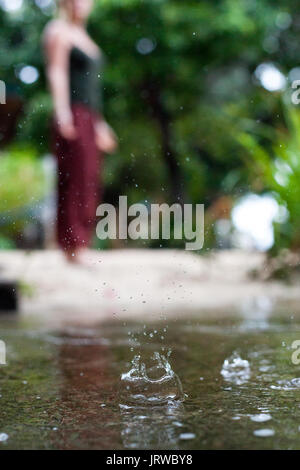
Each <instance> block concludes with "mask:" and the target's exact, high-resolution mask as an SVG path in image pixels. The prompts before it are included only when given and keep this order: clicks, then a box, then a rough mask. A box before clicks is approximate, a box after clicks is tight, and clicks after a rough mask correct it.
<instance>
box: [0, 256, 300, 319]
mask: <svg viewBox="0 0 300 470" xmlns="http://www.w3.org/2000/svg"><path fill="white" fill-rule="evenodd" d="M90 257H91V261H92V263H93V265H92V267H91V268H85V267H81V266H76V265H70V264H67V263H66V262H65V260H64V258H63V256H62V254H61V253H60V252H59V251H56V250H53V251H51V250H50V251H32V252H23V251H1V252H0V275H1V277H5V278H6V279H16V280H19V281H21V283H22V284H23V286H24V285H25V287H26V289H22V290H23V291H24V292H23V294H22V296H21V313H22V314H23V315H30V314H31V315H35V316H36V315H37V316H38V317H39V318H41V319H44V320H46V321H47V322H51V321H53V322H57V321H63V322H68V321H72V322H73V321H80V322H87V323H89V322H91V321H98V320H102V319H108V318H109V319H113V318H116V319H118V320H120V319H121V320H122V319H125V318H126V319H128V318H136V317H138V318H140V319H147V321H149V320H151V319H157V318H165V317H167V316H168V315H176V316H178V317H181V316H182V315H187V314H188V315H198V316H201V315H204V314H207V311H209V314H210V315H213V314H214V311H216V310H217V309H223V310H225V309H227V310H229V309H240V308H243V306H245V305H247V304H249V302H250V303H251V302H258V303H259V302H264V301H266V299H267V301H268V302H272V303H273V304H274V303H276V302H279V301H281V300H285V301H287V300H289V301H295V302H297V301H299V300H300V289H299V287H298V286H290V287H287V286H286V285H284V284H281V283H277V282H267V283H263V282H259V281H255V280H251V279H250V278H249V272H251V271H253V270H254V269H259V268H260V267H261V266H262V265H263V262H264V255H262V254H260V253H243V252H240V251H222V252H218V253H215V254H212V255H210V256H207V257H206V256H199V255H195V254H193V253H191V252H185V251H177V250H143V249H140V250H136V249H134V250H112V251H103V252H101V251H91V252H90ZM26 291H27V293H26ZM28 291H32V292H31V295H30V296H29V295H28ZM204 312H206V313H204Z"/></svg>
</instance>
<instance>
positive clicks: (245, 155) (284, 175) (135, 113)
mask: <svg viewBox="0 0 300 470" xmlns="http://www.w3.org/2000/svg"><path fill="white" fill-rule="evenodd" d="M55 10H56V6H55V2H54V0H0V48H1V54H0V79H1V80H3V81H4V82H5V84H6V91H7V97H6V104H2V105H0V147H1V148H0V248H1V249H14V248H44V247H50V246H52V244H53V240H54V222H55V200H56V195H55V160H54V158H53V157H52V156H51V153H50V146H49V122H50V119H51V113H52V110H51V100H50V96H49V93H48V91H47V86H46V81H45V72H44V64H43V58H42V51H41V33H42V30H43V28H44V27H45V24H46V23H47V22H48V21H49V19H50V18H51V17H53V16H54V15H55ZM89 31H90V33H91V35H92V37H93V38H94V39H95V41H96V42H97V43H98V44H99V45H100V46H101V48H102V49H103V52H104V54H105V56H106V67H105V70H104V74H103V77H101V79H102V84H103V87H104V111H105V116H106V118H107V120H108V122H110V123H111V125H112V126H113V128H114V129H115V130H116V132H117V134H118V136H119V140H120V145H119V149H118V151H117V153H116V154H114V155H112V156H108V157H107V158H106V162H105V170H104V183H105V193H104V201H105V202H109V203H113V204H116V205H117V204H118V197H119V195H122V194H124V195H127V196H128V203H129V204H132V203H135V202H144V203H146V204H147V203H149V204H150V203H151V202H164V201H165V202H169V203H173V202H175V201H176V200H178V198H179V199H181V200H184V201H185V202H190V203H194V204H196V203H204V204H205V207H206V236H205V247H204V250H202V253H205V252H207V251H209V250H211V249H213V248H214V249H224V248H226V249H228V248H242V249H246V250H249V249H250V250H253V249H256V250H260V251H269V252H270V253H272V254H278V253H279V252H280V251H281V250H282V249H291V250H299V248H300V233H299V232H300V185H299V181H300V158H299V152H300V135H299V129H300V112H299V107H297V106H296V105H294V104H292V102H291V92H292V91H293V90H292V88H291V84H292V82H293V81H294V80H297V79H300V65H299V61H300V41H299V34H300V13H299V11H298V8H297V4H295V2H292V1H289V0H284V1H283V0H279V1H276V2H274V1H271V0H240V1H239V2H236V1H235V0H201V1H198V0H196V1H190V0H185V1H184V2H183V1H182V0H143V1H141V0H126V1H125V0H95V8H94V11H93V14H92V17H91V19H90V22H89ZM124 243H125V244H126V245H128V246H132V245H134V246H145V247H153V248H155V247H159V246H163V247H169V246H171V247H181V245H180V242H179V241H178V240H176V241H174V240H169V241H168V240H154V241H151V240H148V241H138V242H137V241H135V242H133V241H128V242H127V241H124ZM183 243H184V241H183V242H182V246H183ZM118 246H120V245H118ZM94 247H95V248H103V249H104V248H113V247H114V245H113V244H112V243H111V242H108V241H107V242H103V241H102V242H101V241H99V240H97V239H95V241H94Z"/></svg>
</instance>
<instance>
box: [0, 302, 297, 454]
mask: <svg viewBox="0 0 300 470" xmlns="http://www.w3.org/2000/svg"><path fill="white" fill-rule="evenodd" d="M260 307H261V306H260ZM268 308H269V307H268ZM290 318H291V314H290V313H286V314H284V313H283V314H282V313H281V314H278V313H276V312H273V313H271V312H270V311H269V310H268V318H267V324H266V323H265V324H264V328H260V326H261V314H260V315H257V321H258V327H257V328H255V324H254V323H253V322H255V321H256V320H255V315H254V314H251V328H248V327H247V328H245V312H244V311H243V315H242V317H238V316H235V317H232V318H230V317H228V316H227V317H226V318H224V317H220V320H217V319H216V315H214V320H212V319H211V320H210V319H209V317H207V318H206V319H203V320H201V321H196V320H195V319H190V320H189V319H185V320H184V321H175V320H173V321H165V320H164V321H162V322H161V323H157V324H151V327H149V326H148V327H147V326H146V325H143V324H140V323H138V322H130V323H129V322H128V323H123V322H122V323H121V322H120V323H116V322H115V323H113V324H109V323H106V324H101V325H99V326H95V327H89V328H80V327H79V326H76V327H75V326H74V327H68V328H60V329H57V330H51V331H50V330H49V331H48V330H47V329H45V328H41V327H38V326H37V325H34V324H28V325H26V324H22V323H21V320H20V322H18V320H11V321H9V320H4V319H3V320H0V338H1V340H3V341H5V343H6V349H7V350H6V356H7V365H6V366H1V367H0V405H1V408H0V449H1V448H3V449H32V448H38V449H111V450H113V449H143V448H145V449H183V450H184V449H287V448H289V449H299V447H300V444H299V422H300V407H299V404H298V394H299V388H300V379H299V377H300V367H299V366H297V365H294V364H293V363H292V360H291V356H292V353H293V352H294V350H293V349H292V347H291V345H292V343H293V341H295V340H297V339H300V336H299V331H300V321H299V320H297V318H298V317H297V315H296V314H295V312H294V311H293V320H292V321H291V319H290ZM248 326H249V324H248ZM170 351H172V354H171V352H170Z"/></svg>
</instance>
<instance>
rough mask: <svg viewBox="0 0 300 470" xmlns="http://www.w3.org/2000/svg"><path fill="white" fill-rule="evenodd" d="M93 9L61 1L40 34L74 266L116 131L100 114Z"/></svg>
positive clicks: (61, 228) (61, 225) (63, 237)
mask: <svg viewBox="0 0 300 470" xmlns="http://www.w3.org/2000/svg"><path fill="white" fill-rule="evenodd" d="M92 6H93V1H92V0H61V2H60V8H59V12H60V14H59V18H58V19H56V20H53V21H51V22H50V23H49V24H48V25H47V27H46V29H45V32H44V50H45V55H46V63H47V77H48V81H49V85H50V90H51V94H52V98H53V103H54V152H55V154H56V156H57V159H58V215H57V236H58V243H59V245H60V247H61V248H62V249H63V250H64V252H65V255H66V257H67V259H68V260H69V261H72V262H80V261H82V260H84V257H83V251H84V250H85V249H86V248H87V246H88V244H89V242H90V240H91V237H92V233H93V228H94V220H95V215H96V208H97V204H98V194H97V193H98V188H99V173H98V167H99V160H100V161H102V158H101V154H102V153H103V152H106V153H112V152H113V151H114V150H115V148H116V137H115V134H114V132H113V131H112V129H111V128H110V127H109V125H108V124H107V123H106V122H105V121H104V120H103V118H102V117H101V115H100V114H98V108H99V105H100V97H99V69H100V65H101V62H102V54H101V51H100V49H99V48H98V46H97V45H96V44H95V43H94V42H93V41H92V39H91V38H90V37H89V35H88V33H87V31H86V27H85V26H86V20H87V18H88V16H89V14H90V12H91V9H92ZM99 154H100V159H99Z"/></svg>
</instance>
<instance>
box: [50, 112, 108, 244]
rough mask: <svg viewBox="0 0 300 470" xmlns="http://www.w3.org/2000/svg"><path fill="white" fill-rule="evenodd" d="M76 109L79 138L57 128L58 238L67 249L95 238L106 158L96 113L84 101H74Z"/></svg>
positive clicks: (55, 144) (76, 125)
mask: <svg viewBox="0 0 300 470" xmlns="http://www.w3.org/2000/svg"><path fill="white" fill-rule="evenodd" d="M72 111H73V118H74V124H75V127H76V139H74V140H67V139H65V138H63V137H62V136H61V134H60V133H59V131H58V129H57V128H56V126H55V128H54V147H55V150H54V152H55V154H56V156H57V160H58V211H57V239H58V243H59V245H60V246H61V248H63V249H65V250H72V249H76V248H79V247H83V246H87V245H88V244H89V242H90V241H91V238H92V235H93V230H94V224H95V218H96V208H97V204H98V200H99V189H100V180H99V166H100V163H101V162H102V158H101V157H100V156H99V151H98V149H97V147H96V143H95V131H94V124H95V121H96V119H97V115H96V113H94V112H93V111H91V110H90V109H89V108H87V107H86V106H84V105H82V104H74V105H73V106H72ZM99 157H100V158H99Z"/></svg>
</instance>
